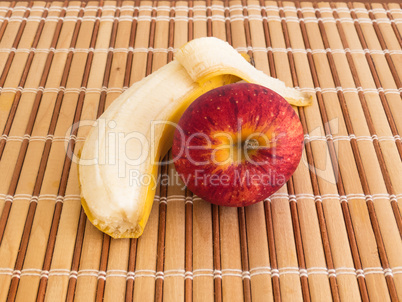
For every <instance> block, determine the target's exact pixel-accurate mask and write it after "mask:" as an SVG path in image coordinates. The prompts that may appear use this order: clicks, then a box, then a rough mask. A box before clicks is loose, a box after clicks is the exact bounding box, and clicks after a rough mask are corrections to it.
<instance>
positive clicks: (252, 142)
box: [244, 139, 260, 150]
mask: <svg viewBox="0 0 402 302" xmlns="http://www.w3.org/2000/svg"><path fill="white" fill-rule="evenodd" d="M259 145H260V144H259V143H258V141H257V140H256V139H248V140H246V142H245V143H244V149H245V150H254V149H257V148H258V147H259Z"/></svg>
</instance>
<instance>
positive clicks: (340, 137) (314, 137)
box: [304, 134, 401, 142]
mask: <svg viewBox="0 0 402 302" xmlns="http://www.w3.org/2000/svg"><path fill="white" fill-rule="evenodd" d="M352 139H355V140H356V141H375V140H378V141H380V142H381V141H395V142H396V141H398V140H401V137H400V136H399V135H395V136H377V135H375V134H373V135H372V136H356V135H354V134H350V135H348V136H345V135H336V136H332V135H330V134H327V135H326V136H317V135H309V134H304V140H305V141H306V142H312V141H327V140H333V141H350V140H352Z"/></svg>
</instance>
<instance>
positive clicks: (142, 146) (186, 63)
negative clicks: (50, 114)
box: [79, 38, 311, 238]
mask: <svg viewBox="0 0 402 302" xmlns="http://www.w3.org/2000/svg"><path fill="white" fill-rule="evenodd" d="M241 79H243V80H245V81H248V82H253V83H257V84H260V85H264V86H266V87H268V88H270V89H272V90H274V91H276V92H278V93H279V94H281V95H282V96H283V97H284V98H285V99H287V100H288V102H289V103H291V104H293V105H303V106H304V105H308V104H310V102H311V98H309V97H308V96H307V95H305V94H303V93H300V92H299V91H297V90H295V89H291V88H287V87H286V86H285V84H284V83H283V82H281V81H279V80H276V79H273V78H271V77H268V76H267V75H265V74H264V73H262V72H260V71H258V70H256V69H255V68H254V67H252V66H251V65H250V64H249V63H248V62H247V61H246V60H245V59H244V58H243V57H242V56H241V55H240V54H238V53H237V51H236V50H234V49H233V48H232V47H231V46H230V45H229V44H227V43H226V42H223V41H221V40H219V39H216V38H201V39H196V40H193V41H191V42H189V43H187V44H185V45H184V46H183V47H182V48H181V49H179V50H178V51H177V53H176V57H175V60H173V61H172V62H170V63H169V64H167V65H165V66H164V67H162V68H160V69H159V70H157V71H156V72H154V73H152V74H151V75H149V76H148V77H146V78H144V79H143V80H141V81H139V82H137V83H136V84H134V85H133V86H131V87H130V88H129V89H128V90H126V91H125V92H124V93H123V94H122V95H121V96H119V97H118V98H117V99H116V100H115V101H114V102H113V104H112V105H110V106H109V108H108V109H107V110H106V111H105V112H104V113H103V114H102V115H101V116H100V118H99V119H98V120H97V121H96V123H95V124H94V126H93V127H92V129H91V131H90V132H89V134H88V137H87V139H86V141H85V144H84V147H83V149H82V152H81V158H80V163H79V181H80V186H81V202H82V205H83V208H84V210H85V213H86V214H87V216H88V219H89V220H90V221H91V222H92V223H93V224H94V225H95V226H96V227H97V228H98V229H100V230H101V231H103V232H105V233H107V234H109V235H110V236H112V237H114V238H137V237H139V236H140V235H141V234H142V233H143V231H144V227H145V225H146V222H147V220H148V217H149V214H150V211H151V208H152V203H153V199H154V194H155V187H156V179H157V172H158V161H159V159H160V157H161V156H164V154H166V152H167V151H168V150H169V148H170V147H171V141H172V138H173V133H174V127H172V126H168V125H166V124H163V122H164V121H166V122H169V123H177V122H178V121H179V119H180V117H181V115H182V114H183V112H184V111H185V109H187V107H188V106H189V105H190V104H191V102H193V101H194V100H195V99H196V98H197V97H198V96H200V95H202V94H203V93H205V92H207V91H209V90H211V89H214V88H217V87H220V86H222V85H226V84H230V83H233V82H237V81H239V80H241Z"/></svg>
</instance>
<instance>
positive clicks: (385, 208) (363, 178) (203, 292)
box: [0, 0, 402, 302]
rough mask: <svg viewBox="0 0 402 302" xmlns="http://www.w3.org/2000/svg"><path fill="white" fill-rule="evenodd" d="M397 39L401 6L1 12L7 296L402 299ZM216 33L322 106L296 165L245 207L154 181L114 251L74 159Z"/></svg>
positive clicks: (155, 5) (74, 5)
mask: <svg viewBox="0 0 402 302" xmlns="http://www.w3.org/2000/svg"><path fill="white" fill-rule="evenodd" d="M401 33H402V9H401V6H400V3H397V1H395V3H392V2H389V3H383V4H374V3H373V4H364V3H327V2H320V3H311V2H274V1H263V0H262V1H256V0H249V1H215V0H212V1H189V2H185V1H167V2H164V1H158V2H156V1H155V2H152V1H142V0H141V1H104V2H91V1H89V2H82V3H81V2H78V1H72V2H40V1H34V2H0V87H1V92H0V131H1V133H0V135H2V136H1V137H0V159H1V160H0V213H1V218H0V240H1V243H0V301H6V300H8V301H14V300H17V301H24V302H25V301H35V300H38V301H43V300H46V301H64V300H68V301H72V300H77V301H92V300H97V301H101V300H102V299H105V300H107V301H124V300H126V301H131V300H132V299H134V300H136V301H153V300H156V301H184V300H185V301H213V300H215V301H222V300H223V301H230V302H232V301H251V300H253V301H273V300H275V301H301V300H305V301H331V300H334V301H340V300H342V301H360V300H363V301H369V300H370V301H402V240H401V235H402V219H401V211H402V163H401V157H402V141H401V137H400V135H401V133H402V118H401V114H402V101H401V91H402V84H401V80H402V51H401V46H402V39H401ZM203 36H216V37H219V38H221V39H223V40H226V41H228V42H229V43H231V44H232V45H233V46H234V47H235V48H236V49H237V50H238V51H239V52H245V53H248V54H249V55H250V56H251V57H252V58H253V59H254V61H255V65H256V67H257V68H258V69H261V70H263V71H264V72H265V73H267V74H269V75H271V76H274V77H277V78H280V79H281V80H283V81H285V82H286V84H287V85H288V86H293V87H299V89H301V90H303V91H307V92H309V93H311V94H313V95H314V105H313V106H310V107H307V108H297V109H296V110H297V112H298V114H299V116H300V119H301V121H302V124H303V128H304V132H305V149H304V153H303V158H302V161H301V164H300V165H299V168H298V169H297V171H296V172H295V174H294V175H293V177H292V178H291V180H290V181H289V182H288V183H287V184H286V185H285V186H284V187H283V188H281V189H280V190H279V191H278V192H277V193H276V194H274V195H273V196H271V197H270V198H269V199H267V200H266V201H264V202H261V203H258V204H256V205H253V206H249V207H246V208H225V207H218V206H211V205H210V204H208V203H206V202H204V201H203V200H201V199H200V198H197V197H196V196H192V194H191V192H189V191H186V190H182V188H181V187H180V185H164V186H159V188H158V190H157V191H158V193H157V196H156V197H155V202H154V205H153V209H152V213H151V216H150V220H149V222H148V224H147V227H146V230H145V232H144V234H143V236H142V237H140V238H139V239H138V240H137V239H132V240H129V239H124V240H114V239H111V238H110V237H109V236H107V235H104V234H103V233H101V232H100V231H98V230H97V229H96V228H95V227H93V226H92V224H91V223H90V222H89V221H88V220H87V218H86V216H85V214H84V212H83V210H82V209H81V204H80V191H79V186H78V181H77V165H76V161H75V160H74V156H71V154H78V152H79V150H80V149H81V148H82V146H83V143H84V140H85V137H86V135H87V133H88V131H89V129H90V127H88V125H91V123H92V121H94V120H95V119H96V118H97V116H99V114H101V113H102V112H103V110H104V109H105V108H107V107H108V106H109V105H110V104H111V103H112V102H113V100H114V99H116V97H117V96H119V95H120V94H121V93H122V92H123V91H124V90H125V89H126V88H127V87H129V86H130V85H131V84H132V83H134V82H136V81H138V80H140V79H142V78H143V77H144V76H146V75H148V74H150V73H151V72H152V71H155V70H157V69H158V68H160V67H161V66H163V65H165V64H166V63H167V62H169V61H170V60H172V59H173V55H174V51H175V49H176V48H178V47H180V46H181V45H183V44H184V43H185V42H187V41H188V40H191V39H194V38H198V37H203ZM80 121H81V123H80ZM73 125H75V126H74V127H72V126H73ZM78 126H80V127H78ZM173 169H174V167H173V166H169V167H165V168H163V169H162V172H161V173H165V174H167V173H169V172H170V171H172V170H173Z"/></svg>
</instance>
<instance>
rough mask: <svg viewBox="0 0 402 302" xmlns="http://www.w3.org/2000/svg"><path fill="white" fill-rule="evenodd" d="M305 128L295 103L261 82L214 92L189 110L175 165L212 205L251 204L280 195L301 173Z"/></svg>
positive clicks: (179, 133)
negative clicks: (286, 185)
mask: <svg viewBox="0 0 402 302" xmlns="http://www.w3.org/2000/svg"><path fill="white" fill-rule="evenodd" d="M302 149H303V129H302V126H301V123H300V121H299V118H298V116H297V115H296V113H295V112H294V110H293V108H292V107H291V106H290V105H289V103H288V102H287V101H286V100H285V99H284V98H283V97H281V96H280V95H279V94H277V93H275V92H274V91H272V90H270V89H268V88H265V87H263V86H260V85H256V84H249V83H236V84H230V85H225V86H222V87H219V88H216V89H214V90H211V91H209V92H207V93H205V94H203V95H201V96H200V97H199V98H197V99H196V100H195V101H194V102H193V103H192V104H191V105H190V106H189V107H188V109H187V110H186V111H185V112H184V114H183V116H182V117H181V119H180V121H179V124H178V127H177V129H176V131H175V135H174V141H173V149H172V152H173V157H174V160H175V167H176V170H177V171H178V173H179V175H180V177H181V178H182V180H183V181H184V183H185V184H186V185H187V187H188V188H189V189H190V190H191V191H192V192H193V193H194V194H196V195H198V196H200V197H201V198H203V199H204V200H206V201H209V202H211V203H214V204H218V205H224V206H237V207H238V206H246V205H251V204H253V203H256V202H258V201H261V200H264V199H265V198H267V197H269V196H270V195H271V194H272V193H274V192H275V191H277V190H278V189H279V188H280V187H281V186H283V185H284V184H285V182H286V181H287V180H288V179H289V178H290V176H291V175H292V174H293V172H294V171H295V170H296V168H297V166H298V164H299V162H300V158H301V154H302Z"/></svg>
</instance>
